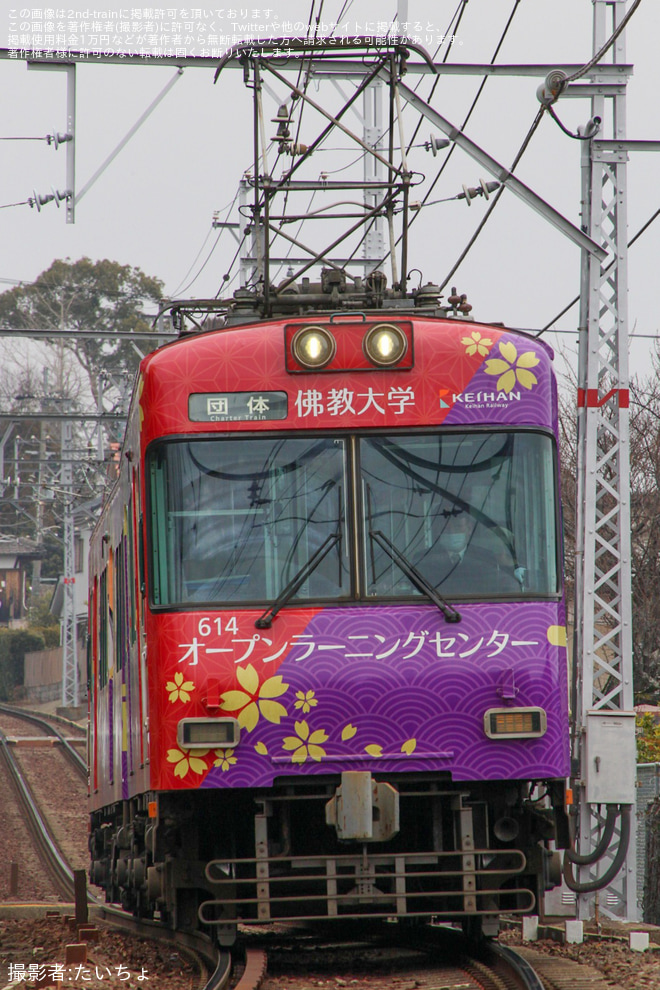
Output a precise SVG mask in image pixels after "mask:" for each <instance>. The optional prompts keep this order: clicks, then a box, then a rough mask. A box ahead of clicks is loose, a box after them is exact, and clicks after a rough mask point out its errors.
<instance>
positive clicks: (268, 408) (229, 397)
mask: <svg viewBox="0 0 660 990" xmlns="http://www.w3.org/2000/svg"><path fill="white" fill-rule="evenodd" d="M286 417H287V395H286V392H197V393H194V394H193V395H190V396H189V397H188V418H189V419H191V420H192V421H193V422H194V423H231V422H252V421H264V420H270V419H286Z"/></svg>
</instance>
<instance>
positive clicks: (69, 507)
mask: <svg viewBox="0 0 660 990" xmlns="http://www.w3.org/2000/svg"><path fill="white" fill-rule="evenodd" d="M70 405H71V401H70V400H69V399H65V400H64V411H66V412H68V411H70ZM61 443H62V447H61V458H62V468H61V473H60V485H61V488H62V498H63V502H64V612H63V623H62V706H63V707H64V708H67V707H70V706H73V707H74V708H76V707H77V706H78V704H79V701H80V690H79V676H78V641H77V629H76V585H75V581H76V566H75V563H76V561H75V529H74V507H73V497H74V495H73V423H72V421H71V420H70V419H65V420H62V441H61Z"/></svg>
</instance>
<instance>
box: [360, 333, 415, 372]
mask: <svg viewBox="0 0 660 990" xmlns="http://www.w3.org/2000/svg"><path fill="white" fill-rule="evenodd" d="M363 346H364V353H365V354H366V355H367V357H368V358H369V360H370V361H372V362H373V363H374V364H377V365H380V366H381V367H389V366H390V365H392V364H398V362H399V361H400V360H401V358H402V357H404V355H405V353H406V351H407V350H408V341H407V340H406V335H405V334H404V332H403V331H402V330H400V329H399V327H395V326H392V325H391V324H390V323H380V324H378V326H376V327H372V328H371V330H370V331H369V333H368V334H367V335H366V337H365V338H364V345H363Z"/></svg>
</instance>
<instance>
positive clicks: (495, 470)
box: [148, 431, 559, 608]
mask: <svg viewBox="0 0 660 990" xmlns="http://www.w3.org/2000/svg"><path fill="white" fill-rule="evenodd" d="M148 479H149V498H150V547H151V568H150V573H151V596H152V601H153V603H154V605H156V606H170V605H185V604H188V603H193V602H194V603H202V602H204V603H208V604H216V605H222V604H232V603H239V602H240V603H246V604H254V605H261V606H272V605H274V604H275V603H277V602H278V600H279V601H280V605H279V606H278V608H279V607H281V603H282V601H284V602H286V603H289V602H291V603H294V602H295V603H299V602H307V601H341V600H344V601H346V600H349V599H350V600H353V601H356V600H362V601H364V600H375V599H379V600H380V599H392V598H404V599H406V598H409V599H423V598H425V597H426V598H428V597H429V596H428V586H430V587H431V588H432V589H435V591H436V592H437V593H438V595H440V596H441V597H442V598H444V599H445V600H447V601H448V602H450V603H451V602H452V601H453V600H455V599H462V598H468V599H469V598H471V599H477V600H479V599H483V598H493V597H499V596H509V597H511V596H513V597H516V598H523V597H539V596H548V595H554V594H557V592H558V590H559V572H558V547H557V522H556V518H557V517H556V478H555V456H554V444H553V440H552V438H551V437H549V436H547V435H545V434H541V433H532V432H524V433H523V432H519V433H514V432H504V431H501V432H493V431H482V432H476V431H474V432H470V433H460V434H459V433H443V434H435V435H433V434H427V433H424V434H421V433H419V434H394V435H387V436H386V435H371V436H361V437H349V436H345V437H318V436H316V437H311V436H307V437H302V438H301V437H272V436H270V437H226V436H225V437H212V438H208V439H207V438H205V439H200V440H194V441H181V440H175V441H169V442H163V443H161V444H158V445H156V446H154V447H153V448H152V449H151V450H150V452H149V457H148ZM349 520H350V521H351V522H350V524H349V522H348V521H349ZM351 534H353V535H351ZM354 547H359V550H358V553H357V556H356V554H355V550H354ZM319 551H320V552H319ZM310 562H313V566H312V567H310V566H308V565H309V564H310ZM406 569H407V571H406ZM411 574H412V576H413V578H414V580H413V579H411ZM301 576H302V581H300V578H301ZM420 577H421V579H422V580H420ZM425 585H426V586H427V591H426V592H425V590H424V586H425Z"/></svg>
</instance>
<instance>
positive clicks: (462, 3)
mask: <svg viewBox="0 0 660 990" xmlns="http://www.w3.org/2000/svg"><path fill="white" fill-rule="evenodd" d="M516 2H517V3H520V0H516ZM467 3H468V0H459V3H458V6H457V7H456V9H455V11H454V13H453V14H452V16H451V18H450V21H449V24H448V26H447V30H446V31H445V33H444V34H443V36H442V37H443V41H441V42H440V44H439V45H438V46H437V48H436V50H435V51H434V53H433V56H432V58H433V60H435V58H436V57H437V55H438V53H439V52H440V49H441V48H442V45H443V43H444V38H446V37H447V36H448V35H449V34H450V32H452V31H456V30H457V28H458V26H459V25H460V22H461V19H462V17H463V14H464V12H465V8H466V5H467ZM396 17H398V11H397V15H396ZM396 17H395V21H396ZM395 21H393V22H392V25H391V27H393V26H394V23H395ZM454 21H455V22H456V23H454ZM452 37H453V35H452ZM449 52H450V47H448V48H447V51H446V52H445V56H444V58H443V62H446V61H447V58H448V57H449ZM438 82H439V77H438V78H437V79H436V80H435V82H434V84H433V88H432V90H431V94H430V96H429V99H430V98H431V96H432V95H433V93H434V92H435V88H436V86H437V84H438ZM421 83H422V80H420V81H419V82H418V83H416V85H415V90H417V89H419V87H420V86H421ZM423 119H424V118H423V115H422V114H420V119H419V123H418V125H417V128H416V130H415V132H414V134H413V136H412V138H411V139H410V143H409V144H408V147H407V152H409V151H410V150H411V148H412V147H415V145H414V144H413V142H414V140H415V137H416V135H417V133H418V131H419V127H420V126H421V123H422V120H423ZM389 132H390V128H389V126H388V127H386V128H385V129H384V131H383V133H382V134H381V135H379V136H378V138H377V141H376V144H375V145H374V148H377V147H378V144H379V143H380V142H381V141H383V140H384V139H385V138H386V137H387V135H388V134H389ZM365 156H366V152H364V153H363V154H362V155H361V156H359V158H358V159H356V161H359V160H360V158H364V157H365ZM376 220H377V217H376V216H374V217H372V218H371V219H370V220H369V222H368V223H367V225H366V226H365V230H364V233H363V235H362V237H361V238H360V239H359V240H358V242H357V244H356V246H355V248H354V249H353V251H352V252H351V254H350V255H349V258H348V260H349V261H351V260H352V259H353V258H354V257H355V255H356V254H357V252H358V251H359V250H360V248H361V247H362V246H363V245H364V243H365V241H366V239H367V237H368V235H369V232H370V231H371V228H372V227H373V226H374V224H375V223H376ZM400 242H401V238H400V237H399V239H398V240H397V241H396V244H397V245H398V244H400ZM389 256H390V251H388V252H387V253H386V254H385V255H384V256H383V258H381V259H380V261H379V265H381V264H383V262H385V261H386V260H387V259H388V258H389Z"/></svg>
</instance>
